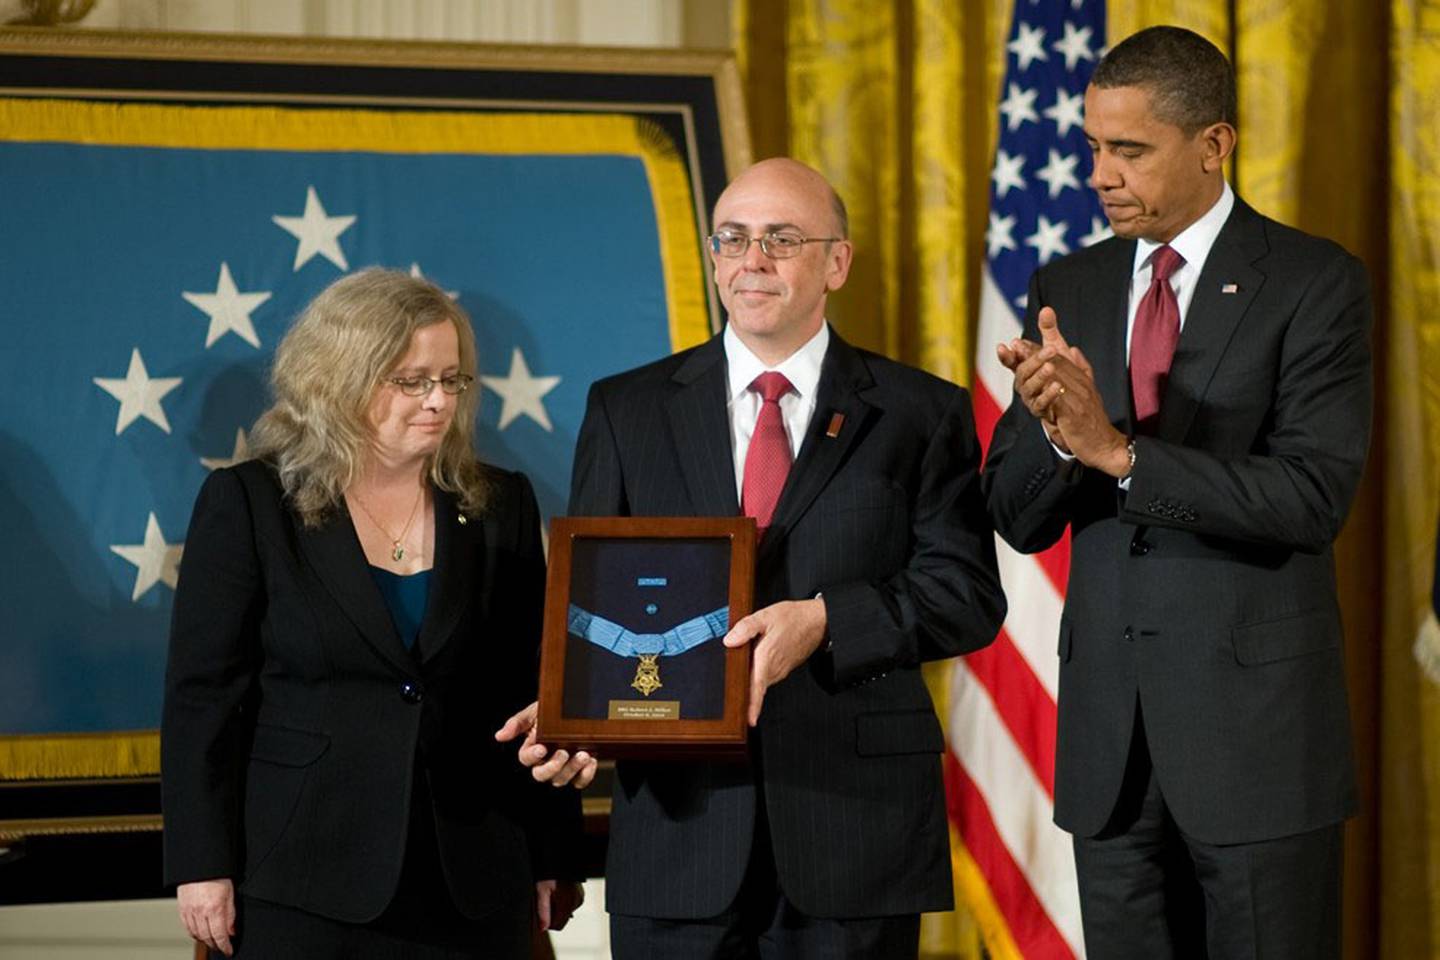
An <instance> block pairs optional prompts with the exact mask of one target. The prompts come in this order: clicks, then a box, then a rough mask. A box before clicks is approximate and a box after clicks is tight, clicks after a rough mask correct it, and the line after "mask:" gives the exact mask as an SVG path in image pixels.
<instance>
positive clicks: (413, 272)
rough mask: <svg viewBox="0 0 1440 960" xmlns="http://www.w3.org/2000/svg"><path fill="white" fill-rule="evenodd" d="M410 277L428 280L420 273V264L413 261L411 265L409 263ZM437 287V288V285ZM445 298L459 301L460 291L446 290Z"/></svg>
mask: <svg viewBox="0 0 1440 960" xmlns="http://www.w3.org/2000/svg"><path fill="white" fill-rule="evenodd" d="M410 276H412V277H414V278H415V279H416V280H429V279H430V278H429V277H427V276H425V274H423V273H421V272H420V264H418V263H415V262H414V261H411V263H410ZM431 282H432V283H433V282H434V281H431ZM437 286H438V284H437ZM445 296H447V297H449V298H450V299H451V300H459V299H460V291H459V290H446V291H445Z"/></svg>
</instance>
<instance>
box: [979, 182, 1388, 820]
mask: <svg viewBox="0 0 1440 960" xmlns="http://www.w3.org/2000/svg"><path fill="white" fill-rule="evenodd" d="M1134 252H1135V244H1134V242H1133V241H1125V240H1120V239H1111V240H1107V241H1105V242H1103V243H1100V244H1097V245H1096V246H1094V247H1091V248H1089V249H1087V250H1084V251H1081V252H1079V253H1076V254H1074V255H1072V256H1069V257H1066V258H1064V259H1062V260H1059V261H1056V262H1054V263H1052V264H1050V265H1049V266H1047V267H1044V268H1042V269H1041V270H1039V271H1038V272H1037V273H1036V275H1035V277H1034V279H1033V280H1032V283H1031V288H1030V301H1029V316H1028V318H1027V321H1026V336H1027V337H1029V338H1031V339H1034V340H1036V341H1038V340H1039V336H1038V334H1037V330H1036V324H1035V316H1036V314H1037V313H1038V311H1039V309H1040V307H1042V306H1046V305H1049V306H1052V307H1054V308H1055V310H1056V313H1057V315H1058V316H1059V318H1060V330H1061V332H1062V333H1063V334H1064V335H1065V337H1066V338H1067V340H1068V341H1069V342H1070V343H1071V344H1073V345H1075V346H1079V347H1080V348H1081V349H1082V350H1084V352H1085V355H1086V356H1087V357H1088V358H1089V360H1090V361H1091V363H1092V364H1093V366H1094V368H1095V380H1096V383H1097V385H1098V387H1099V390H1100V393H1101V395H1102V397H1103V399H1104V402H1105V408H1106V412H1107V414H1108V416H1109V418H1110V420H1111V422H1113V423H1114V424H1115V425H1116V426H1117V427H1118V428H1119V429H1120V430H1122V431H1125V432H1129V430H1130V422H1131V412H1130V399H1129V396H1130V395H1129V385H1128V383H1129V381H1128V372H1127V368H1126V362H1125V320H1126V309H1127V295H1128V290H1129V284H1130V277H1131V269H1132V265H1133V258H1134ZM1229 284H1233V285H1234V286H1235V288H1236V289H1235V290H1234V291H1233V292H1226V286H1227V285H1229ZM1370 320H1371V308H1370V296H1369V288H1368V283H1367V280H1366V276H1365V270H1364V268H1363V267H1362V266H1361V264H1360V262H1359V261H1358V260H1356V259H1355V258H1354V257H1351V256H1350V255H1349V254H1347V253H1345V251H1343V250H1342V249H1340V248H1339V247H1338V246H1336V245H1335V244H1333V243H1330V242H1329V241H1326V240H1321V239H1318V238H1315V237H1311V236H1307V235H1306V234H1303V233H1300V232H1298V231H1296V230H1292V229H1289V228H1287V227H1284V226H1282V225H1280V224H1278V223H1276V222H1275V221H1273V220H1269V219H1266V218H1264V217H1261V216H1260V215H1259V214H1257V213H1255V211H1253V210H1251V209H1250V208H1249V207H1248V206H1246V205H1245V204H1244V203H1242V202H1240V201H1239V200H1238V199H1237V200H1236V204H1235V209H1234V211H1233V212H1232V214H1231V216H1230V218H1229V220H1228V221H1227V222H1226V224H1225V226H1224V228H1223V229H1222V230H1221V232H1220V235H1219V237H1218V239H1217V240H1216V242H1215V246H1214V247H1213V249H1212V250H1211V252H1210V255H1209V258H1208V259H1207V260H1206V261H1205V265H1204V268H1203V270H1202V272H1201V275H1200V277H1199V280H1198V286H1197V287H1196V290H1195V295H1194V299H1193V300H1192V301H1191V304H1190V308H1189V311H1188V313H1187V314H1186V318H1185V325H1184V328H1183V330H1182V332H1181V336H1180V342H1179V346H1178V347H1177V349H1176V353H1175V360H1174V364H1173V366H1172V368H1171V372H1170V379H1169V383H1168V385H1167V387H1166V390H1165V394H1164V396H1163V398H1162V401H1161V406H1160V415H1159V424H1158V428H1157V432H1156V435H1155V436H1142V437H1137V438H1136V439H1135V450H1136V461H1135V470H1134V473H1133V476H1132V479H1131V483H1130V490H1129V493H1128V494H1125V493H1123V492H1121V491H1119V489H1118V487H1117V485H1116V481H1115V480H1114V478H1112V477H1109V476H1106V475H1104V474H1103V473H1101V472H1100V471H1098V470H1090V469H1088V468H1086V467H1084V466H1082V465H1081V464H1080V463H1079V462H1078V461H1073V462H1070V463H1064V462H1062V461H1061V460H1060V459H1059V458H1058V457H1057V456H1056V454H1055V453H1054V452H1053V450H1052V448H1051V447H1050V445H1049V443H1048V441H1047V440H1046V437H1045V435H1044V430H1043V428H1042V427H1041V426H1040V424H1039V423H1037V422H1035V421H1034V419H1033V418H1032V417H1031V416H1030V415H1029V413H1028V412H1026V410H1025V408H1024V405H1023V404H1021V403H1018V402H1016V403H1012V404H1011V405H1010V409H1009V410H1008V411H1007V413H1006V414H1005V415H1004V417H1003V418H1002V419H1001V421H1000V424H999V426H998V427H997V428H996V431H995V436H994V440H993V443H992V445H991V447H990V451H989V458H988V460H987V462H986V466H985V477H984V483H985V488H986V493H987V497H988V501H989V507H990V513H991V516H992V517H993V518H994V520H995V524H996V527H997V528H998V529H999V531H1000V533H1001V535H1002V536H1004V537H1005V539H1006V540H1007V541H1009V542H1010V543H1011V544H1012V545H1014V546H1015V548H1016V549H1018V550H1021V551H1025V552H1031V551H1036V550H1041V549H1043V548H1045V547H1047V546H1049V545H1050V544H1052V543H1054V542H1055V541H1056V540H1057V539H1058V538H1059V537H1060V535H1061V533H1062V532H1063V530H1064V528H1065V526H1066V525H1067V524H1069V525H1070V527H1071V530H1072V534H1073V540H1072V546H1071V557H1072V559H1071V566H1070V583H1069V589H1068V595H1067V597H1066V601H1065V612H1064V616H1063V617H1062V620H1061V625H1060V644H1059V655H1060V660H1061V666H1060V702H1059V736H1058V742H1057V747H1056V749H1057V760H1056V771H1055V820H1056V822H1057V823H1059V824H1060V826H1062V827H1064V828H1065V829H1067V830H1069V831H1071V832H1073V833H1076V834H1079V835H1082V836H1091V835H1094V834H1095V833H1096V832H1098V831H1099V830H1100V829H1101V828H1102V827H1103V826H1104V825H1105V822H1106V820H1107V818H1108V817H1109V816H1110V813H1111V811H1112V808H1113V806H1114V803H1115V799H1116V796H1117V793H1118V791H1119V789H1120V783H1121V778H1122V775H1123V773H1124V769H1125V763H1126V756H1127V751H1128V749H1129V745H1130V740H1131V732H1132V729H1133V725H1134V721H1135V716H1136V706H1137V700H1138V704H1139V707H1140V709H1141V710H1142V711H1143V717H1144V731H1145V736H1146V739H1147V743H1148V746H1149V749H1150V754H1151V757H1152V758H1153V762H1154V766H1155V772H1156V775H1157V777H1158V778H1159V782H1160V786H1161V789H1162V790H1163V792H1164V795H1165V798H1166V800H1167V801H1168V803H1169V805H1170V808H1171V811H1172V813H1173V815H1174V816H1175V819H1176V821H1177V822H1178V824H1179V825H1180V828H1181V829H1182V830H1184V831H1185V832H1186V833H1188V834H1190V835H1192V836H1194V837H1197V838H1198V839H1201V840H1204V841H1208V842H1211V843H1232V842H1243V841H1251V840H1260V839H1267V838H1273V837H1279V836H1283V835H1287V834H1293V833H1297V832H1300V831H1303V830H1309V829H1313V828H1316V827H1319V826H1322V825H1326V824H1330V823H1334V822H1337V821H1338V820H1340V819H1342V818H1344V817H1346V816H1348V815H1349V814H1351V813H1352V812H1353V811H1354V809H1355V784H1354V775H1353V771H1352V767H1353V762H1352V758H1351V745H1350V723H1349V714H1348V709H1347V706H1346V695H1345V674H1344V667H1343V664H1342V662H1341V637H1340V615H1339V610H1338V606H1337V603H1336V597H1335V574H1334V562H1333V558H1332V556H1331V544H1332V542H1333V541H1334V540H1335V537H1336V535H1337V534H1338V533H1339V532H1340V527H1341V525H1342V523H1343V522H1344V520H1345V515H1346V513H1347V511H1348V510H1349V507H1350V502H1351V499H1352V498H1353V496H1354V493H1355V488H1356V485H1357V483H1358V482H1359V479H1360V472H1361V468H1362V466H1363V465H1364V462H1365V453H1366V446H1367V443H1368V437H1369V429H1370V343H1369V336H1370ZM1021 600H1022V602H1023V598H1021Z"/></svg>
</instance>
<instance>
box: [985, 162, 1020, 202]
mask: <svg viewBox="0 0 1440 960" xmlns="http://www.w3.org/2000/svg"><path fill="white" fill-rule="evenodd" d="M1024 166H1025V154H1023V153H1021V154H1017V155H1016V156H1013V157H1012V156H1010V154H1008V153H1006V152H1005V151H1004V150H996V151H995V169H994V170H993V171H991V173H990V179H991V180H993V181H995V195H996V196H998V197H1003V196H1005V194H1007V193H1009V192H1010V190H1011V188H1014V189H1016V190H1024V189H1025V178H1024V177H1022V176H1020V170H1021V168H1022V167H1024Z"/></svg>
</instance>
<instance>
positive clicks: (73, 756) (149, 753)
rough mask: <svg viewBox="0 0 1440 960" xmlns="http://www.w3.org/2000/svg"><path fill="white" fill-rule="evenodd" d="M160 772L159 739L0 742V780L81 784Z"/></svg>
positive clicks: (31, 737) (120, 736)
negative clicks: (87, 779)
mask: <svg viewBox="0 0 1440 960" xmlns="http://www.w3.org/2000/svg"><path fill="white" fill-rule="evenodd" d="M159 772H160V734H159V732H158V731H155V730H130V731H122V732H116V733H41V734H19V735H6V736H0V780H80V779H85V778H88V777H136V776H153V775H155V774H158V773H159Z"/></svg>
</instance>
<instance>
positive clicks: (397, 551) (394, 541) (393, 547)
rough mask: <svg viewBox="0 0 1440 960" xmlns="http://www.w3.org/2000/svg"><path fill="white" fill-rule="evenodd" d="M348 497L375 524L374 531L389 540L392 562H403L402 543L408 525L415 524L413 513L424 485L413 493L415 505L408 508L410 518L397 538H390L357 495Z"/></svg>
mask: <svg viewBox="0 0 1440 960" xmlns="http://www.w3.org/2000/svg"><path fill="white" fill-rule="evenodd" d="M350 496H352V497H354V498H355V502H356V503H358V504H359V505H360V509H361V510H363V511H365V516H367V517H369V518H370V522H371V523H373V524H375V529H376V530H379V531H380V532H381V533H383V534H385V536H386V537H387V538H389V540H390V559H392V560H394V561H395V562H396V563H399V562H400V561H401V560H404V559H405V543H404V541H405V535H406V534H407V533H409V532H410V524H412V523H414V522H415V511H416V510H419V509H420V501H421V499H422V498H423V497H424V496H425V487H424V485H423V484H422V485H421V487H420V489H419V490H417V491H415V503H414V504H412V505H411V507H410V516H408V517H406V518H405V526H404V528H402V529H401V531H400V536H398V537H395V536H391V534H390V531H389V530H386V529H385V527H384V526H382V525H381V523H380V521H379V520H376V519H375V514H373V513H371V512H370V508H369V507H367V506H365V501H364V500H361V499H360V496H359V494H356V493H351V494H350Z"/></svg>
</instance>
